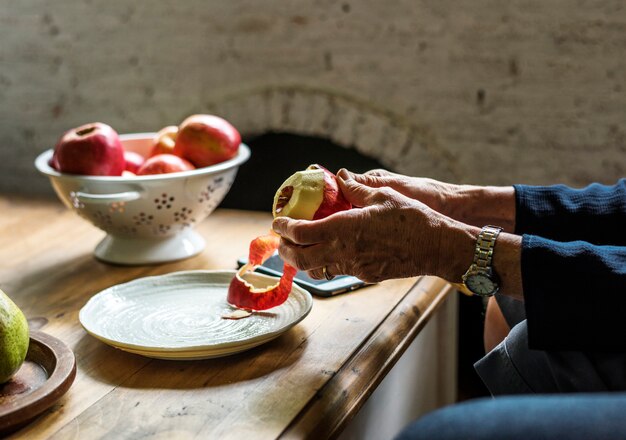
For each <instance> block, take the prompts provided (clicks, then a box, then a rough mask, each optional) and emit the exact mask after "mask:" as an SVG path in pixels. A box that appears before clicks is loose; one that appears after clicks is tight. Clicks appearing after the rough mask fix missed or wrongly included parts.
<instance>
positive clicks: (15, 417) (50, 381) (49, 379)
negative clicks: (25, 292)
mask: <svg viewBox="0 0 626 440" xmlns="http://www.w3.org/2000/svg"><path fill="white" fill-rule="evenodd" d="M75 376H76V359H75V357H74V353H73V352H72V350H70V349H69V348H68V347H67V346H66V345H65V344H64V343H63V342H61V341H60V340H58V339H57V338H55V337H53V336H50V335H48V334H46V333H42V332H39V331H33V330H31V332H30V345H29V347H28V353H27V354H26V361H25V362H24V364H23V365H22V367H21V368H20V370H19V371H18V372H17V373H16V374H15V376H13V378H12V379H11V380H9V381H8V382H6V383H4V384H0V437H1V436H3V435H6V434H8V433H10V432H13V431H16V430H17V429H19V428H21V427H22V426H24V425H26V424H27V423H28V422H30V421H31V420H33V419H34V418H35V417H37V416H38V415H39V414H41V413H42V412H44V411H45V410H46V409H48V408H50V407H51V406H52V405H54V403H55V402H56V401H57V400H59V398H60V397H61V396H63V394H65V392H66V391H67V390H68V389H69V388H70V386H71V385H72V382H74V377H75Z"/></svg>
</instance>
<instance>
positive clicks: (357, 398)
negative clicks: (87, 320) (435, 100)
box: [280, 277, 453, 439]
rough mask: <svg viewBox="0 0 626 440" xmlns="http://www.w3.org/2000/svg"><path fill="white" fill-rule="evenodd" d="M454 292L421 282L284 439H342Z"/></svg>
mask: <svg viewBox="0 0 626 440" xmlns="http://www.w3.org/2000/svg"><path fill="white" fill-rule="evenodd" d="M452 290H453V286H451V285H450V284H448V283H447V282H446V281H445V280H442V279H440V278H435V277H420V278H418V280H417V281H416V282H415V284H414V285H413V286H412V287H411V289H410V290H409V291H408V292H407V294H406V295H405V296H404V297H403V298H402V300H401V301H400V302H398V304H396V306H395V307H394V308H393V309H392V310H391V311H390V312H389V314H388V315H387V316H386V317H385V319H384V320H383V321H382V322H381V323H380V324H379V325H378V327H376V329H374V331H373V332H372V333H371V334H370V336H369V337H368V338H367V339H365V340H364V341H363V343H362V344H361V345H360V346H359V348H357V349H356V350H355V352H354V353H353V354H352V355H351V357H350V358H349V359H348V361H347V362H346V363H345V364H344V365H343V366H342V367H341V368H340V369H339V370H338V371H337V373H335V375H334V376H333V377H332V378H331V379H330V380H329V381H328V382H327V383H326V384H325V385H324V386H323V387H322V388H321V389H320V390H319V391H318V392H317V394H316V396H315V397H314V398H313V399H312V400H311V402H309V404H308V405H307V406H305V407H304V408H303V409H302V411H300V413H299V414H298V415H297V416H296V417H295V418H294V420H293V421H292V422H291V423H290V424H289V426H287V428H286V429H285V430H284V431H283V432H282V434H281V435H280V438H315V439H324V438H335V437H337V436H338V435H339V434H340V433H341V432H342V431H343V429H344V428H345V426H346V425H347V423H348V422H349V421H350V420H351V419H352V418H353V417H354V416H355V415H356V413H357V412H358V411H359V409H360V408H361V407H362V406H363V404H364V403H365V401H366V400H367V399H368V397H369V396H370V395H371V394H372V392H374V390H375V389H376V387H377V386H378V385H379V384H380V382H381V381H382V380H383V379H384V378H385V376H386V375H387V373H388V372H389V371H390V370H391V368H392V367H393V366H394V365H395V364H396V362H397V361H398V360H399V359H400V357H401V356H402V354H404V352H405V351H406V349H407V348H408V347H409V345H411V343H412V342H413V340H414V339H415V338H416V337H417V335H418V334H419V332H420V331H421V330H422V328H424V326H425V325H426V324H427V323H428V321H429V320H430V318H431V317H432V316H433V315H434V313H435V312H436V311H437V309H438V308H439V306H440V305H441V304H443V302H444V300H445V299H446V297H447V295H448V294H449V293H450V292H451V291H452ZM420 303H421V304H422V305H423V306H425V309H424V310H421V309H420V308H419V306H418V304H420ZM377 361H378V362H377Z"/></svg>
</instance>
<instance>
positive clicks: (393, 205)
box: [273, 171, 449, 282]
mask: <svg viewBox="0 0 626 440" xmlns="http://www.w3.org/2000/svg"><path fill="white" fill-rule="evenodd" d="M386 178H387V177H386ZM338 183H339V186H340V189H341V191H342V192H343V195H344V196H345V197H346V198H347V199H348V201H349V202H350V203H352V205H353V206H355V208H353V209H350V210H347V211H341V212H338V213H335V214H332V215H331V216H329V217H326V218H324V219H321V220H316V221H308V220H294V219H290V218H287V217H278V218H276V219H275V220H274V222H273V228H274V231H275V232H277V233H278V234H279V235H280V236H281V237H282V240H281V243H280V247H279V253H280V255H281V257H282V258H283V260H285V261H286V262H287V263H289V264H290V265H292V266H295V267H297V268H299V269H300V270H306V271H307V272H308V273H309V275H310V276H311V277H312V278H317V279H321V278H323V268H324V267H326V271H327V273H329V274H331V275H339V274H346V275H353V276H356V277H358V278H360V279H361V280H363V281H366V282H378V281H382V280H385V279H390V278H402V277H409V276H414V275H424V274H436V273H437V271H438V267H437V265H438V262H439V261H438V260H439V258H438V255H439V253H438V252H439V245H440V243H439V242H440V239H441V233H442V226H443V225H444V224H445V223H446V222H447V220H449V219H447V218H446V217H445V216H442V215H441V214H440V213H438V212H437V211H435V210H433V209H431V208H430V207H428V206H427V205H426V204H424V203H422V202H420V201H419V200H416V199H413V198H410V197H407V196H405V195H403V194H401V193H400V192H398V191H397V190H395V189H392V188H391V187H389V186H388V185H385V186H382V187H370V186H367V185H364V184H362V183H360V182H358V181H357V180H355V179H352V174H350V173H347V172H345V171H342V172H340V173H339V174H338Z"/></svg>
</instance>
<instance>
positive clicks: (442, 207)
mask: <svg viewBox="0 0 626 440" xmlns="http://www.w3.org/2000/svg"><path fill="white" fill-rule="evenodd" d="M338 175H341V176H343V177H344V178H347V177H351V178H352V179H354V180H356V181H357V182H359V183H362V184H363V185H366V186H369V187H372V188H382V187H385V186H387V187H389V188H392V189H394V190H396V191H398V192H399V193H400V194H403V195H405V196H407V197H409V198H411V199H415V200H419V201H420V202H422V203H424V204H426V205H428V206H429V207H430V208H432V209H434V210H435V211H438V212H441V213H443V214H446V215H448V214H447V213H446V212H445V211H446V207H447V205H448V202H449V201H450V200H451V199H453V198H454V195H455V194H456V193H457V192H458V191H459V186H458V185H454V184H451V183H445V182H440V181H437V180H434V179H429V178H426V177H410V176H405V175H402V174H396V173H392V172H390V171H387V170H382V169H376V170H371V171H368V172H366V173H364V174H357V173H352V172H350V171H347V170H345V169H342V170H340V171H339V173H338Z"/></svg>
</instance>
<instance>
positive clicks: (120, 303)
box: [79, 271, 313, 360]
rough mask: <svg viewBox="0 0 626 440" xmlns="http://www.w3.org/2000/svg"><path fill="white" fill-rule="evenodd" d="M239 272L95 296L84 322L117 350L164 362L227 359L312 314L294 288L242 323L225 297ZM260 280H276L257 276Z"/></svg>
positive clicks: (153, 282)
mask: <svg viewBox="0 0 626 440" xmlns="http://www.w3.org/2000/svg"><path fill="white" fill-rule="evenodd" d="M234 275H235V272H234V271H186V272H175V273H171V274H168V275H161V276H155V277H146V278H140V279H137V280H134V281H131V282H129V283H125V284H119V285H116V286H113V287H110V288H108V289H106V290H103V291H102V292H100V293H98V294H96V295H94V296H93V297H92V298H91V299H90V300H89V301H88V302H87V304H86V305H85V306H84V307H83V308H82V309H81V311H80V314H79V319H80V323H81V324H82V326H83V327H84V328H85V330H87V332H89V333H90V334H91V335H93V336H95V337H96V338H98V339H100V340H101V341H103V342H105V343H107V344H109V345H112V346H113V347H116V348H119V349H122V350H125V351H129V352H131V353H136V354H140V355H143V356H148V357H154V358H159V359H182V360H184V359H207V358H213V357H220V356H227V355H230V354H234V353H239V352H241V351H244V350H248V349H250V348H253V347H256V346H258V345H260V344H263V343H265V342H268V341H270V340H272V339H274V338H276V337H277V336H279V335H281V334H282V333H284V332H286V331H287V330H289V329H290V328H291V327H293V326H294V325H296V324H297V323H298V322H300V321H301V320H302V319H304V318H305V317H306V315H307V314H308V313H309V311H310V310H311V307H312V305H313V300H312V298H311V295H310V294H309V293H308V292H307V291H306V290H304V289H302V288H301V287H299V286H297V285H295V284H294V286H293V288H292V291H291V294H290V295H289V298H288V299H287V301H286V302H285V303H283V304H281V305H280V306H278V307H274V308H272V309H269V310H266V311H263V312H257V313H253V314H252V315H251V316H249V317H247V318H243V319H238V320H230V319H223V318H222V316H224V315H226V314H228V313H230V312H232V310H233V309H232V308H231V307H230V306H229V305H228V303H227V302H226V295H227V291H228V285H229V284H230V280H231V279H232V277H233V276H234ZM254 276H255V277H258V278H259V281H265V282H267V280H271V279H272V277H268V276H266V275H261V274H254Z"/></svg>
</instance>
